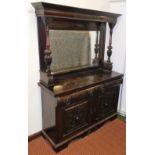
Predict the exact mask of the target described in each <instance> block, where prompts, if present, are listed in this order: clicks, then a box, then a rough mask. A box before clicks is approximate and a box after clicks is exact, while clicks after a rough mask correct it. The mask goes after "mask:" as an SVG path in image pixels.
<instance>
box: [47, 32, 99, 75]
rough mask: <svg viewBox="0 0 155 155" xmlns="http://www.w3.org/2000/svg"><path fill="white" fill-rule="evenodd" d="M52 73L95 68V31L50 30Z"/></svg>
mask: <svg viewBox="0 0 155 155" xmlns="http://www.w3.org/2000/svg"><path fill="white" fill-rule="evenodd" d="M49 37H50V48H51V51H52V58H53V61H52V64H51V70H52V72H59V71H64V70H70V69H76V68H81V67H89V66H96V65H97V64H96V63H94V61H93V60H94V59H95V52H94V49H95V42H96V31H73V30H50V31H49Z"/></svg>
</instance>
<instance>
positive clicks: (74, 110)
mask: <svg viewBox="0 0 155 155" xmlns="http://www.w3.org/2000/svg"><path fill="white" fill-rule="evenodd" d="M88 106H89V104H88V101H83V102H80V103H78V104H76V105H75V106H71V107H68V108H65V109H64V111H63V126H64V129H63V136H66V135H68V134H71V133H73V132H74V131H77V130H79V129H80V128H82V127H84V126H87V125H88V123H89V117H88V115H89V107H88Z"/></svg>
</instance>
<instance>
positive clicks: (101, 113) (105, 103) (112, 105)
mask: <svg viewBox="0 0 155 155" xmlns="http://www.w3.org/2000/svg"><path fill="white" fill-rule="evenodd" d="M118 96H119V86H117V87H112V88H107V89H105V92H104V93H103V94H102V95H100V96H99V97H98V102H97V117H96V119H100V118H104V117H106V116H108V115H110V114H112V113H115V112H117V105H118Z"/></svg>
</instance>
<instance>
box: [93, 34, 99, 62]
mask: <svg viewBox="0 0 155 155" xmlns="http://www.w3.org/2000/svg"><path fill="white" fill-rule="evenodd" d="M94 51H95V58H94V60H93V64H94V65H98V63H99V61H98V53H99V31H97V32H96V43H95V49H94Z"/></svg>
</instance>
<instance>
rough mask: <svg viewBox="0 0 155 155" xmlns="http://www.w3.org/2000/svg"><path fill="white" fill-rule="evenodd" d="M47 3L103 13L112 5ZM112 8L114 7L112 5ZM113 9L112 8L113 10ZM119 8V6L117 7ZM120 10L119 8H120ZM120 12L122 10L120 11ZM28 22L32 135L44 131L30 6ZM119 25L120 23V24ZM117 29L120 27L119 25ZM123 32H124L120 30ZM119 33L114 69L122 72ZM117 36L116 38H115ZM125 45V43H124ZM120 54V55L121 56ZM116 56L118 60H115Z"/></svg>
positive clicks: (100, 0)
mask: <svg viewBox="0 0 155 155" xmlns="http://www.w3.org/2000/svg"><path fill="white" fill-rule="evenodd" d="M31 2H37V0H30V3H31ZM46 2H50V3H55V4H62V5H69V6H75V7H81V8H88V9H96V10H101V11H109V9H110V3H109V2H108V0H96V1H92V0H78V1H77V0H67V1H66V0H46ZM111 5H112V7H114V5H113V4H112V3H111ZM112 7H111V8H112ZM116 7H118V6H116ZM118 9H119V8H118ZM119 11H120V10H119ZM28 14H29V16H28V18H29V19H28V21H29V25H28V28H29V66H28V67H29V68H28V69H29V77H28V79H29V81H28V86H29V88H28V90H29V92H28V95H29V96H28V98H29V103H28V115H29V116H28V126H29V131H28V134H29V135H31V134H33V133H35V132H37V131H40V130H41V129H42V113H41V95H40V88H39V87H38V85H37V82H38V81H39V57H38V40H37V25H36V17H35V13H34V8H33V7H32V6H31V4H29V10H28ZM118 23H119V22H118ZM116 27H119V25H117V26H116ZM120 31H122V30H120ZM116 32H118V34H117V33H114V39H113V46H114V47H115V46H116V47H115V49H114V50H115V51H117V50H118V51H117V54H118V55H119V56H117V54H116V53H113V54H114V56H113V57H112V59H113V61H114V69H116V70H117V71H120V72H122V71H123V68H124V62H123V61H121V62H120V60H121V59H122V58H123V59H124V56H123V57H122V56H121V55H122V54H123V53H122V51H121V50H120V49H122V47H121V48H119V46H122V44H121V43H120V44H119V45H116V44H117V38H118V36H117V35H119V36H120V37H122V36H121V34H119V29H118V31H117V30H116ZM115 36H116V38H115ZM122 43H123V42H122ZM119 53H120V54H119ZM115 56H116V58H115Z"/></svg>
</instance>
